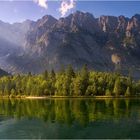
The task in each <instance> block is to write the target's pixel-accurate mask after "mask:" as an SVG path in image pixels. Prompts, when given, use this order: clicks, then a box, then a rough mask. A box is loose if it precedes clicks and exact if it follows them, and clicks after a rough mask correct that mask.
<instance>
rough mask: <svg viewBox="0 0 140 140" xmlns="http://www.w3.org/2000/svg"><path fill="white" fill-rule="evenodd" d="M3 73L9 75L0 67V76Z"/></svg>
mask: <svg viewBox="0 0 140 140" xmlns="http://www.w3.org/2000/svg"><path fill="white" fill-rule="evenodd" d="M4 75H9V74H8V73H7V72H5V71H3V70H2V69H0V77H1V76H4Z"/></svg>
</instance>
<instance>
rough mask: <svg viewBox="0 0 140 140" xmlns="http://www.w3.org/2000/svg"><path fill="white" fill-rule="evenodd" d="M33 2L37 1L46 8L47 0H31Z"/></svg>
mask: <svg viewBox="0 0 140 140" xmlns="http://www.w3.org/2000/svg"><path fill="white" fill-rule="evenodd" d="M33 1H34V2H35V3H37V4H38V5H39V6H40V7H43V8H45V9H47V8H48V4H47V0H33Z"/></svg>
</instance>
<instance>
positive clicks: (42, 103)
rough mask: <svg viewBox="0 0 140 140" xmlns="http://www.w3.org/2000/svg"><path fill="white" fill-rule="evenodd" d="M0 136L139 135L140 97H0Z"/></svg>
mask: <svg viewBox="0 0 140 140" xmlns="http://www.w3.org/2000/svg"><path fill="white" fill-rule="evenodd" d="M0 138H3V139H9V138H13V139H15V138H18V139H19V138H23V139H26V138H27V139H29V138H32V139H35V138H36V139H42V138H55V139H59V138H60V139H62V138H75V139H76V138H127V139H130V138H140V99H78V98H74V99H38V100H37V99H32V100H31V99H0Z"/></svg>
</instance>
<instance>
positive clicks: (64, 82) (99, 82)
mask: <svg viewBox="0 0 140 140" xmlns="http://www.w3.org/2000/svg"><path fill="white" fill-rule="evenodd" d="M139 93H140V81H135V80H133V79H132V78H131V76H128V77H125V76H122V75H121V74H119V73H117V72H112V73H107V72H96V71H93V70H92V71H90V70H88V68H87V66H86V65H84V66H83V68H82V69H81V70H79V71H75V70H74V69H73V68H72V66H70V65H69V66H68V67H67V68H66V69H64V68H62V69H61V70H60V71H59V72H55V71H54V70H51V71H50V72H48V71H47V70H46V71H45V72H43V73H42V74H39V75H34V74H31V73H28V74H25V75H24V74H22V75H20V74H18V75H9V76H1V77H0V96H5V97H11V98H12V97H24V96H70V97H77V96H113V97H119V96H125V97H129V96H136V95H138V94H139Z"/></svg>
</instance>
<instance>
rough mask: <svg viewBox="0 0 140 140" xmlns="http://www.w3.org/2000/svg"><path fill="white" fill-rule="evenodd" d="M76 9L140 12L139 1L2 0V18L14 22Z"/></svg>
mask: <svg viewBox="0 0 140 140" xmlns="http://www.w3.org/2000/svg"><path fill="white" fill-rule="evenodd" d="M76 10H79V11H83V12H90V13H92V14H93V15H94V16H95V17H99V16H101V15H113V16H119V15H125V16H126V17H131V16H133V15H134V14H136V13H137V14H140V0H139V1H130V0H129V1H97V0H96V1H95V0H90V1H88V0H61V1H60V0H0V20H2V21H4V22H9V23H14V22H22V21H25V20H26V19H30V20H37V19H39V18H41V17H42V16H44V15H52V16H54V17H55V18H57V19H58V18H60V17H65V16H68V15H69V14H70V13H73V12H75V11H76Z"/></svg>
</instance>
